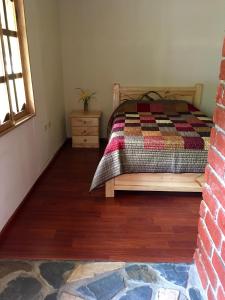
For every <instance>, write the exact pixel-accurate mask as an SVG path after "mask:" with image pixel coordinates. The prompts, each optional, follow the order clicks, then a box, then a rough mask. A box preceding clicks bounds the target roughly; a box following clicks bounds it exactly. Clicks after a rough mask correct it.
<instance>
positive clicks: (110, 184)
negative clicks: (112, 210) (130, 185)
mask: <svg viewBox="0 0 225 300" xmlns="http://www.w3.org/2000/svg"><path fill="white" fill-rule="evenodd" d="M114 196H115V190H114V178H113V179H110V180H108V181H107V182H106V183H105V197H106V198H110V197H114Z"/></svg>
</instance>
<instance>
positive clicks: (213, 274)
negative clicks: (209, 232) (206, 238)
mask: <svg viewBox="0 0 225 300" xmlns="http://www.w3.org/2000/svg"><path fill="white" fill-rule="evenodd" d="M199 251H200V253H201V260H202V264H203V265H204V267H205V271H206V273H207V276H208V278H209V281H210V283H211V285H212V287H213V288H214V289H215V288H216V286H217V277H216V272H215V270H214V269H213V267H212V262H211V260H210V259H209V257H208V255H207V253H206V251H205V249H204V248H203V247H202V243H201V244H200V245H199Z"/></svg>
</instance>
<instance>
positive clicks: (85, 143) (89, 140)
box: [72, 136, 99, 148]
mask: <svg viewBox="0 0 225 300" xmlns="http://www.w3.org/2000/svg"><path fill="white" fill-rule="evenodd" d="M72 140H73V147H77V148H89V147H91V148H98V146H99V137H98V136H75V137H72Z"/></svg>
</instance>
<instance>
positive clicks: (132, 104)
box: [92, 100, 213, 187]
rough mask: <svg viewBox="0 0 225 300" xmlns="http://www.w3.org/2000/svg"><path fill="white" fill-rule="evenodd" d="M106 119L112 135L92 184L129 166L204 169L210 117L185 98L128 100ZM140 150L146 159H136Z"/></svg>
mask: <svg viewBox="0 0 225 300" xmlns="http://www.w3.org/2000/svg"><path fill="white" fill-rule="evenodd" d="M110 123H111V124H110V127H111V134H110V140H109V143H108V145H107V147H106V150H105V154H104V156H103V158H102V162H101V163H100V165H99V166H100V168H99V167H98V169H97V171H96V175H95V177H94V180H93V184H94V186H93V185H92V187H95V186H96V185H99V179H100V183H103V182H102V181H105V180H108V179H109V177H110V178H112V177H114V176H117V175H119V174H122V173H128V172H129V173H130V172H133V171H134V172H174V173H179V172H203V170H204V167H205V164H206V160H207V151H208V148H209V139H210V130H211V127H212V126H213V122H212V120H211V119H210V118H208V117H206V116H205V115H204V114H203V113H202V112H200V111H199V110H197V109H196V108H195V107H194V106H192V105H190V104H188V103H186V102H185V101H179V100H175V101H171V100H170V101H168V100H166V101H165V100H164V101H153V102H144V101H143V102H138V101H127V102H125V103H123V104H122V105H121V106H120V107H119V108H118V109H117V110H116V111H115V112H114V114H113V117H112V118H111V121H110ZM118 151H119V156H117V154H116V153H118ZM153 153H154V156H153ZM141 156H142V157H145V162H143V161H142V160H141V161H142V163H141V164H140V163H139V162H140V157H141ZM109 161H111V165H110V163H109ZM142 164H143V165H142ZM100 169H101V170H100ZM103 169H104V172H102V171H103ZM113 170H114V171H113ZM106 178H108V179H106Z"/></svg>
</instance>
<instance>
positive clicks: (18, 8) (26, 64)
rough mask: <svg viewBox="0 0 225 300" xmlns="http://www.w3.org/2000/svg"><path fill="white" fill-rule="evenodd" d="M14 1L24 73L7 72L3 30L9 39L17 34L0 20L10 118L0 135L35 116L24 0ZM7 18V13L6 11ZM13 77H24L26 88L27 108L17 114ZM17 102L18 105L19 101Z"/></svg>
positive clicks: (0, 36)
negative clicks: (11, 79)
mask: <svg viewBox="0 0 225 300" xmlns="http://www.w3.org/2000/svg"><path fill="white" fill-rule="evenodd" d="M2 1H3V6H4V10H5V9H6V4H5V0H2ZM13 2H14V5H15V13H16V23H17V35H16V36H17V37H18V42H19V49H20V58H21V65H22V73H16V74H15V73H14V74H13V70H12V74H10V75H9V74H8V73H7V70H6V54H5V48H4V44H3V32H5V33H7V35H4V36H7V39H9V37H10V36H15V34H14V31H12V30H9V29H8V28H7V29H3V28H2V26H1V22H0V40H1V44H0V47H1V45H2V56H3V69H4V74H5V80H4V79H3V83H5V84H6V87H7V93H8V101H9V120H7V121H5V122H4V123H3V124H0V136H1V135H3V134H5V133H7V132H8V131H10V130H12V129H14V128H16V127H18V126H19V125H21V124H22V123H24V122H26V121H28V120H29V119H31V118H32V117H34V116H35V105H34V95H33V86H32V78H31V69H30V57H29V49H28V41H27V32H26V20H25V12H24V1H23V0H13ZM5 12H6V11H5ZM5 18H7V17H6V13H5ZM6 22H7V21H6ZM9 53H10V61H11V65H12V52H11V49H9ZM12 77H13V79H14V80H15V79H16V78H23V81H24V90H25V109H24V110H23V111H21V112H17V113H16V114H15V113H14V112H13V109H12V101H11V96H10V90H9V79H10V78H12ZM0 81H1V78H0ZM13 84H15V81H13ZM15 90H16V89H15ZM16 104H17V105H18V102H17V101H16ZM0 105H1V104H0Z"/></svg>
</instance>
